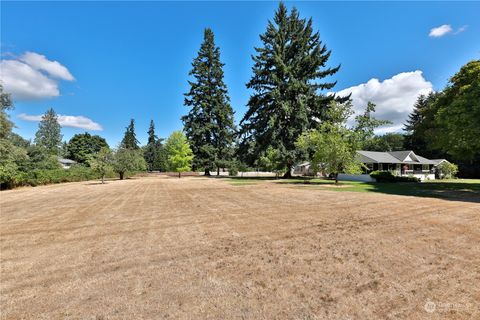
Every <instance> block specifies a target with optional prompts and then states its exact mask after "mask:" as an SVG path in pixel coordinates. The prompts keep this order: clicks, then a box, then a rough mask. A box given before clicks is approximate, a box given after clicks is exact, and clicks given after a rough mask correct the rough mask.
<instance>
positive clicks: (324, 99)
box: [182, 3, 480, 177]
mask: <svg viewBox="0 0 480 320" xmlns="http://www.w3.org/2000/svg"><path fill="white" fill-rule="evenodd" d="M260 40H261V43H262V45H261V46H260V47H258V48H255V52H256V54H255V55H253V57H252V58H253V62H254V65H253V68H252V77H251V79H250V81H249V82H248V83H247V85H246V86H247V88H248V89H250V90H251V92H252V94H251V96H250V99H249V101H248V105H247V106H248V110H247V112H246V113H245V115H244V116H243V118H242V119H241V121H240V126H239V128H236V127H235V125H234V121H233V116H234V113H233V110H232V108H231V106H230V102H229V101H230V100H229V97H228V90H227V87H226V85H225V83H224V80H223V69H222V68H223V66H224V64H223V63H222V62H221V60H220V50H219V48H218V46H216V45H215V42H214V35H213V32H212V30H210V29H206V30H205V32H204V39H203V43H202V44H201V47H200V50H199V52H198V55H197V57H196V58H195V59H194V60H193V63H192V70H191V71H190V73H189V75H190V76H191V77H192V80H191V81H189V85H190V90H189V91H188V92H187V93H186V94H185V105H186V106H187V107H189V108H190V111H189V113H188V114H187V115H185V116H184V117H182V120H183V123H184V130H185V133H186V135H187V138H188V140H189V142H190V144H191V145H192V149H193V153H194V155H195V160H194V162H193V168H194V170H204V171H205V174H207V175H208V174H210V171H211V170H213V169H216V170H217V173H218V171H219V170H220V169H221V168H224V167H228V166H230V167H232V166H234V164H235V163H237V164H238V162H239V161H240V162H241V163H244V164H246V165H248V166H252V167H263V168H265V169H267V170H273V171H275V172H277V173H280V172H283V173H285V174H284V176H285V177H289V176H290V174H291V173H290V172H291V170H290V169H291V168H292V166H293V165H294V164H295V163H296V162H298V161H300V160H305V159H310V160H314V159H316V158H319V159H320V158H321V159H322V161H326V159H325V158H332V163H331V167H330V168H329V171H330V172H338V171H349V168H353V167H358V166H357V165H356V166H353V167H352V166H351V164H352V163H351V162H352V161H353V159H354V158H355V150H357V149H365V150H371V151H398V150H405V149H407V150H414V151H416V152H419V153H420V154H422V155H425V156H427V157H433V158H447V159H450V160H455V161H458V162H460V164H464V166H463V170H464V172H466V170H468V168H470V169H471V168H472V167H473V168H477V170H480V169H479V166H478V163H479V162H480V160H479V159H480V145H479V141H480V140H478V139H476V137H477V136H478V134H479V133H480V132H479V130H480V125H479V124H480V111H479V110H480V107H479V103H480V99H479V97H480V94H479V82H480V80H479V79H480V78H479V74H480V72H479V64H480V62H479V61H478V60H477V61H472V62H470V63H469V64H467V65H466V66H464V67H463V68H462V70H460V72H459V73H458V74H457V75H455V76H454V77H453V78H452V79H451V82H450V84H449V85H448V86H447V88H446V89H445V90H444V91H443V92H439V93H432V94H431V95H430V96H427V97H424V96H422V97H420V98H419V100H418V102H417V104H416V106H415V111H414V113H413V114H412V115H411V117H410V119H409V121H408V123H407V125H406V128H405V130H406V131H407V134H406V135H404V134H400V133H390V134H386V135H383V136H375V135H374V134H373V130H374V128H376V127H378V126H381V125H383V124H386V122H385V121H383V122H382V121H379V120H376V119H375V118H374V117H373V113H374V111H375V105H373V104H372V103H368V105H367V106H366V111H365V114H364V115H362V116H360V117H357V118H356V120H357V122H356V125H355V126H354V127H353V128H352V127H347V125H346V118H345V117H347V116H351V115H352V108H351V103H350V102H349V101H350V97H349V96H346V97H339V96H335V95H333V94H326V93H325V92H326V91H328V90H331V89H332V88H333V87H334V86H335V84H336V82H335V81H333V80H330V79H331V77H332V76H334V75H335V74H336V73H337V72H338V70H339V68H340V66H336V67H327V62H328V59H329V57H330V54H331V52H330V51H329V50H327V48H326V46H325V45H324V44H323V42H322V41H321V39H320V34H319V33H318V32H315V31H314V30H313V28H312V20H311V19H304V18H301V17H300V15H299V13H298V11H297V10H296V9H295V8H293V9H292V10H291V11H290V12H288V10H287V8H286V6H285V5H284V4H283V3H280V4H279V7H278V9H277V11H276V12H275V16H274V18H273V21H269V22H268V26H267V30H266V31H265V33H263V34H261V35H260ZM338 113H344V116H339V115H338ZM307 137H309V138H307ZM307 142H309V143H310V144H311V146H310V147H308V148H307V147H306V144H308V143H307ZM300 146H302V147H300ZM327 146H329V148H326V147H327ZM342 148H343V149H342ZM345 148H346V149H348V152H347V151H346V149H345ZM312 149H316V150H317V149H322V150H327V151H328V152H330V153H331V154H330V156H327V155H320V154H319V152H320V151H316V152H314V151H313V150H312ZM306 150H310V151H309V152H307V151H306ZM352 150H353V152H352ZM345 153H349V154H350V155H349V159H350V160H349V161H346V160H345V159H343V160H342V156H341V154H343V155H345ZM335 157H338V159H337V158H335ZM333 158H335V159H333ZM472 164H473V166H472ZM333 167H335V168H333ZM353 171H355V170H353ZM477 174H478V173H477Z"/></svg>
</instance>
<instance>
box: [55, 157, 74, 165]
mask: <svg viewBox="0 0 480 320" xmlns="http://www.w3.org/2000/svg"><path fill="white" fill-rule="evenodd" d="M58 162H60V163H64V164H74V163H77V162H76V161H74V160H71V159H64V158H58Z"/></svg>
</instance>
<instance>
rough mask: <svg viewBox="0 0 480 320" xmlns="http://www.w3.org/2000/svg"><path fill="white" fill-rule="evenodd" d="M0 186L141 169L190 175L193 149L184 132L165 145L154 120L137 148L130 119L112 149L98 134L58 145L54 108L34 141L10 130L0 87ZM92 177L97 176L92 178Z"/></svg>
mask: <svg viewBox="0 0 480 320" xmlns="http://www.w3.org/2000/svg"><path fill="white" fill-rule="evenodd" d="M0 97H1V99H0V102H1V112H0V186H1V188H2V189H3V188H8V187H12V186H15V185H21V184H31V185H36V184H41V183H51V182H62V181H78V180H84V179H91V178H92V177H95V176H97V177H101V179H102V182H103V181H104V178H105V176H111V175H112V174H113V173H116V174H118V176H119V178H120V179H124V177H125V175H126V174H127V173H133V172H138V171H145V170H147V169H148V170H161V171H167V170H172V171H176V172H182V171H188V170H190V168H191V162H192V159H193V154H192V150H191V149H190V146H189V144H188V141H187V139H186V137H185V135H184V134H183V133H182V132H174V133H172V135H171V136H170V137H169V139H168V140H167V141H166V144H165V145H163V143H162V139H159V138H157V136H156V135H155V127H154V123H153V121H152V122H151V123H150V128H149V131H148V134H149V139H148V143H147V145H146V146H144V147H140V146H139V142H138V140H137V138H136V134H135V122H134V120H133V119H132V120H131V121H130V124H129V125H128V126H127V128H126V130H125V134H124V137H123V139H122V141H121V143H120V145H119V146H118V148H116V149H115V150H112V149H110V147H109V145H108V144H107V142H106V140H105V139H104V138H102V137H100V136H98V135H90V134H89V133H82V134H76V135H74V136H73V137H72V138H71V139H70V141H68V142H62V134H61V126H60V124H59V123H58V116H57V114H56V113H55V111H54V110H53V109H49V110H47V112H46V113H45V114H44V115H43V116H42V120H41V121H40V123H39V126H38V130H37V132H36V134H35V139H34V141H33V142H31V141H29V140H26V139H23V138H22V137H21V136H19V135H17V134H15V133H14V132H13V131H12V128H13V127H14V124H13V122H12V121H11V120H10V118H9V116H8V113H7V111H8V110H11V109H13V103H12V100H11V98H10V95H9V94H8V93H6V92H4V91H3V86H1V84H0ZM61 157H65V158H68V159H72V160H74V161H76V162H77V165H75V166H74V167H73V168H70V169H69V170H64V169H62V168H61V165H60V162H59V158H61ZM93 174H95V175H93Z"/></svg>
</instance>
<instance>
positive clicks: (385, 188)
mask: <svg viewBox="0 0 480 320" xmlns="http://www.w3.org/2000/svg"><path fill="white" fill-rule="evenodd" d="M277 183H282V184H295V185H311V186H316V187H318V188H320V189H324V190H333V191H340V192H341V191H353V192H377V193H385V194H396V195H405V196H419V197H434V198H457V199H465V200H472V201H478V202H480V180H479V179H450V180H433V181H426V182H422V183H411V182H396V183H388V182H384V183H380V182H377V183H369V182H360V181H341V182H339V183H338V184H337V185H335V182H334V181H332V180H326V179H311V178H302V179H299V178H296V179H284V180H283V179H282V180H278V181H277Z"/></svg>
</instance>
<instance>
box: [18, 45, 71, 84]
mask: <svg viewBox="0 0 480 320" xmlns="http://www.w3.org/2000/svg"><path fill="white" fill-rule="evenodd" d="M19 60H21V61H23V62H25V63H26V64H28V65H29V66H31V67H32V68H34V69H36V70H41V71H45V72H47V73H48V74H49V75H50V76H52V77H54V78H59V79H62V80H67V81H72V80H75V78H74V77H73V76H72V74H71V73H70V71H68V69H67V68H66V67H65V66H63V65H61V64H60V63H59V62H58V61H50V60H48V59H47V58H46V57H45V56H44V55H41V54H38V53H35V52H30V51H28V52H26V53H25V54H24V55H22V56H21V57H20V58H19Z"/></svg>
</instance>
